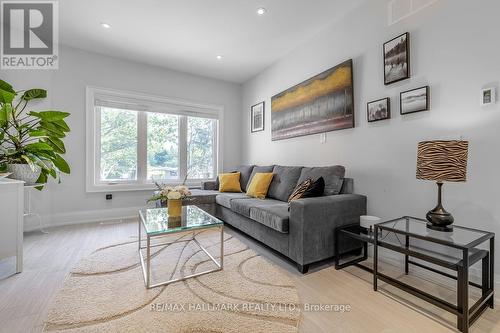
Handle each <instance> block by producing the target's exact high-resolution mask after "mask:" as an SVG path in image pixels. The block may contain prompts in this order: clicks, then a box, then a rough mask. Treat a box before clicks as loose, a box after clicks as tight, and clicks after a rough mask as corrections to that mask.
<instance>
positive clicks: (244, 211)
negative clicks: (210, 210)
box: [231, 197, 283, 218]
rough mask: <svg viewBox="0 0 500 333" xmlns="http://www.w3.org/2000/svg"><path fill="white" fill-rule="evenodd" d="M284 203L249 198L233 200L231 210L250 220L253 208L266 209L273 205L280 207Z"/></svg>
mask: <svg viewBox="0 0 500 333" xmlns="http://www.w3.org/2000/svg"><path fill="white" fill-rule="evenodd" d="M280 204H283V202H281V201H278V200H274V199H264V200H263V199H255V198H250V197H247V198H246V199H240V198H238V199H233V200H231V210H232V211H233V212H235V213H238V214H240V215H243V216H245V217H248V218H250V209H251V208H253V207H266V206H272V205H280Z"/></svg>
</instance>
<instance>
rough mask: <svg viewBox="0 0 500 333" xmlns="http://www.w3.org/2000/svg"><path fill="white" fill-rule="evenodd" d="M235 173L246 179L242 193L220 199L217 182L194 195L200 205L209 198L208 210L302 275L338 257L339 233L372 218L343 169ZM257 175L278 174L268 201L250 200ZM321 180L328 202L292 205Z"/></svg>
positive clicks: (348, 246)
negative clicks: (309, 182) (304, 185)
mask: <svg viewBox="0 0 500 333" xmlns="http://www.w3.org/2000/svg"><path fill="white" fill-rule="evenodd" d="M231 171H239V172H240V173H241V177H240V184H241V187H242V193H219V192H218V191H217V190H218V184H217V182H216V181H213V182H204V183H203V184H202V189H201V190H198V191H195V192H194V193H193V194H194V195H195V196H196V197H198V199H200V198H203V199H202V201H203V205H204V206H205V207H204V209H209V210H210V212H211V213H212V214H215V216H217V217H218V218H220V219H221V220H223V221H224V222H225V223H226V224H230V225H231V226H233V227H235V228H237V229H239V230H241V231H243V232H244V233H246V234H247V235H249V236H251V237H253V238H255V239H256V240H258V241H260V242H262V243H264V244H266V245H267V246H269V247H271V248H272V249H274V250H276V251H278V252H280V253H281V254H283V255H285V256H287V257H288V258H290V259H291V260H293V261H294V262H295V263H297V268H298V270H299V271H300V272H302V273H305V272H307V270H308V267H309V264H311V263H314V262H317V261H320V260H323V259H327V258H331V257H333V256H334V255H335V253H334V249H335V244H334V241H335V240H334V235H333V234H334V230H335V228H337V227H339V226H341V225H346V224H353V223H359V217H360V216H361V215H365V214H366V197H365V196H363V195H358V194H354V193H353V180H352V179H349V178H344V173H345V169H344V167H342V166H332V167H317V168H307V167H288V166H279V165H273V166H253V165H245V166H240V167H238V168H236V169H235V170H231ZM257 172H273V173H274V176H273V181H272V183H271V185H270V187H269V192H268V197H267V198H266V199H264V200H262V199H255V198H251V197H248V196H247V195H246V194H245V192H246V189H247V186H248V185H249V184H250V181H251V179H252V177H253V175H254V174H255V173H257ZM320 176H322V177H323V178H324V180H325V194H324V196H322V197H316V198H304V199H299V200H294V201H292V202H291V203H290V205H289V204H288V202H287V201H288V197H289V196H290V194H291V193H292V191H293V189H294V188H295V186H296V185H297V184H298V183H300V182H302V181H303V180H305V179H308V178H312V179H314V180H315V179H317V178H319V177H320ZM210 204H212V205H210ZM207 205H208V207H207ZM202 208H203V207H202ZM357 247H359V244H354V243H351V244H349V243H347V244H339V250H340V251H341V252H342V253H343V252H346V251H349V250H354V249H356V248H357Z"/></svg>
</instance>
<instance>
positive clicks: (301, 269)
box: [297, 264, 309, 274]
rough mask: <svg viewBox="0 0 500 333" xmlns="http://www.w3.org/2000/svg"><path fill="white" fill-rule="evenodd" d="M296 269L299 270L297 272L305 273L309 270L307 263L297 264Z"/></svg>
mask: <svg viewBox="0 0 500 333" xmlns="http://www.w3.org/2000/svg"><path fill="white" fill-rule="evenodd" d="M297 269H298V270H299V272H301V273H302V274H306V273H307V271H309V265H301V264H297Z"/></svg>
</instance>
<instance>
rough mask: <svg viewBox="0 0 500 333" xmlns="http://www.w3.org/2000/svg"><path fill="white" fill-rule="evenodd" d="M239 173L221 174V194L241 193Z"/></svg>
mask: <svg viewBox="0 0 500 333" xmlns="http://www.w3.org/2000/svg"><path fill="white" fill-rule="evenodd" d="M240 175H241V173H239V172H232V173H221V174H220V175H219V192H241V185H240Z"/></svg>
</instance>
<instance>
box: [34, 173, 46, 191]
mask: <svg viewBox="0 0 500 333" xmlns="http://www.w3.org/2000/svg"><path fill="white" fill-rule="evenodd" d="M47 180H48V177H47V171H45V170H42V172H41V173H40V177H38V179H37V180H36V183H37V184H46V183H47ZM35 188H36V189H37V190H39V191H41V190H42V189H43V186H37V187H35Z"/></svg>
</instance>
